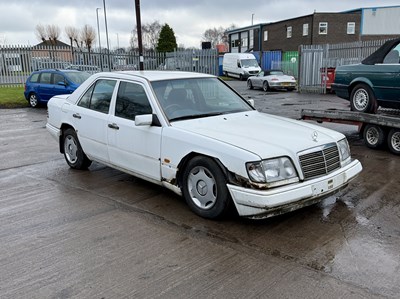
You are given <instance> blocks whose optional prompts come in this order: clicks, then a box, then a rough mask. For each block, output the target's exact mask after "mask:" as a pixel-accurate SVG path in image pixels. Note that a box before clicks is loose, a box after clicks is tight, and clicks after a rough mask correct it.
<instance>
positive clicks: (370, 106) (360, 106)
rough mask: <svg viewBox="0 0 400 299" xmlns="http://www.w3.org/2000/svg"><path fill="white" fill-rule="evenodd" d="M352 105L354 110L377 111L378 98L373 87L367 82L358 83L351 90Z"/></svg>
mask: <svg viewBox="0 0 400 299" xmlns="http://www.w3.org/2000/svg"><path fill="white" fill-rule="evenodd" d="M350 106H351V110H352V111H357V112H365V113H375V112H376V109H377V107H376V99H375V95H374V93H373V92H372V90H371V88H370V87H369V86H368V85H366V84H357V85H356V86H355V87H354V88H353V90H352V91H351V95H350Z"/></svg>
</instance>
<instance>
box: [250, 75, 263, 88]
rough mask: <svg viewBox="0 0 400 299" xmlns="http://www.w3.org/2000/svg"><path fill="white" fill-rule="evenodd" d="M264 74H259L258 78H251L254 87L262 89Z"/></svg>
mask: <svg viewBox="0 0 400 299" xmlns="http://www.w3.org/2000/svg"><path fill="white" fill-rule="evenodd" d="M263 77H264V72H262V71H261V72H259V73H258V74H257V75H256V76H253V77H251V80H252V82H253V86H254V87H262V84H263Z"/></svg>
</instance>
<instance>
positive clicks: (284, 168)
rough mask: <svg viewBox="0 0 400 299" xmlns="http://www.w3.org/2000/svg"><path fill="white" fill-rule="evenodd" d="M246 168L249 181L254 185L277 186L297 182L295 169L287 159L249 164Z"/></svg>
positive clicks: (281, 158)
mask: <svg viewBox="0 0 400 299" xmlns="http://www.w3.org/2000/svg"><path fill="white" fill-rule="evenodd" d="M246 168H247V172H248V174H249V177H250V179H251V180H252V181H253V182H256V183H267V184H272V185H271V186H278V185H283V184H288V183H292V182H296V181H298V176H297V172H296V169H295V168H294V166H293V163H292V161H291V160H290V159H289V158H288V157H280V158H275V159H268V160H262V161H257V162H249V163H247V164H246Z"/></svg>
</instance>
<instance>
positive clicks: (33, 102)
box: [29, 93, 39, 108]
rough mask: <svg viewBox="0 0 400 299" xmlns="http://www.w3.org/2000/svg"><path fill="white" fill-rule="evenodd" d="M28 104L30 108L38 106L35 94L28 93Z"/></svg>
mask: <svg viewBox="0 0 400 299" xmlns="http://www.w3.org/2000/svg"><path fill="white" fill-rule="evenodd" d="M29 105H30V106H31V107H32V108H37V107H38V106H39V100H38V97H37V95H36V94H34V93H31V94H30V95H29Z"/></svg>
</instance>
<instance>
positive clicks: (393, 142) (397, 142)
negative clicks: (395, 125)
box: [388, 129, 400, 155]
mask: <svg viewBox="0 0 400 299" xmlns="http://www.w3.org/2000/svg"><path fill="white" fill-rule="evenodd" d="M388 146H389V150H390V151H391V152H392V153H393V154H396V155H400V129H391V130H390V132H389V135H388Z"/></svg>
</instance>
